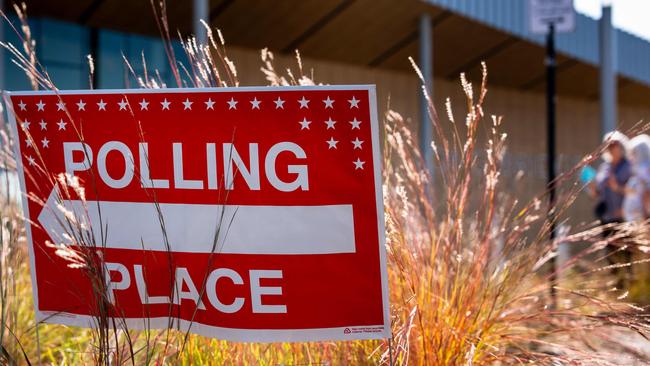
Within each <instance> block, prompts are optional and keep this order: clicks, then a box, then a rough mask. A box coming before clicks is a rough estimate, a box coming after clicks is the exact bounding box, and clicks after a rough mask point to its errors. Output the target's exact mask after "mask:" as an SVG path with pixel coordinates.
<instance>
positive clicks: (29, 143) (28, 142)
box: [25, 138, 32, 147]
mask: <svg viewBox="0 0 650 366" xmlns="http://www.w3.org/2000/svg"><path fill="white" fill-rule="evenodd" d="M25 145H27V147H32V140H30V139H29V138H28V139H27V140H25Z"/></svg>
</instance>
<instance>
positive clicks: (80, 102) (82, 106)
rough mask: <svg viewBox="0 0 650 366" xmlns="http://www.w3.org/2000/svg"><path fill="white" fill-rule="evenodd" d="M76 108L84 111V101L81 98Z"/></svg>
mask: <svg viewBox="0 0 650 366" xmlns="http://www.w3.org/2000/svg"><path fill="white" fill-rule="evenodd" d="M77 110H79V111H85V110H86V102H84V101H83V100H81V99H79V102H78V103H77Z"/></svg>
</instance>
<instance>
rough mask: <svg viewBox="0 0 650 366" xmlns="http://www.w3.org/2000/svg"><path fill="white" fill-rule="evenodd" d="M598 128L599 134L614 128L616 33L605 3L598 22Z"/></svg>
mask: <svg viewBox="0 0 650 366" xmlns="http://www.w3.org/2000/svg"><path fill="white" fill-rule="evenodd" d="M599 30H600V32H599V47H598V49H599V56H600V128H601V134H605V133H607V132H609V131H613V130H615V129H616V124H617V113H616V44H615V42H616V34H615V29H614V27H613V26H612V7H611V5H605V6H603V8H602V15H601V17H600V22H599Z"/></svg>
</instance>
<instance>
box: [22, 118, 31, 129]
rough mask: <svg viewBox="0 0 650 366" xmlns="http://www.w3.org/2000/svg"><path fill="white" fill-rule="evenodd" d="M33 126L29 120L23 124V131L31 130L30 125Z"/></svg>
mask: <svg viewBox="0 0 650 366" xmlns="http://www.w3.org/2000/svg"><path fill="white" fill-rule="evenodd" d="M31 124H32V123H31V122H29V121H28V120H25V121H24V122H23V130H29V125H31Z"/></svg>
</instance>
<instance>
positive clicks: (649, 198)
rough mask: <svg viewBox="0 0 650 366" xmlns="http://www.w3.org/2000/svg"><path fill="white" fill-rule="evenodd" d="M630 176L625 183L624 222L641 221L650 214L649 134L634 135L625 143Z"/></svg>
mask: <svg viewBox="0 0 650 366" xmlns="http://www.w3.org/2000/svg"><path fill="white" fill-rule="evenodd" d="M627 156H628V160H629V162H630V165H631V173H632V175H631V177H630V179H629V180H628V182H627V184H626V185H625V190H624V193H625V196H624V198H623V218H624V219H625V221H626V222H642V221H645V220H646V219H648V217H649V214H650V210H649V208H650V136H648V135H646V134H643V135H639V136H636V137H634V138H632V139H630V141H629V142H628V144H627Z"/></svg>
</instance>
